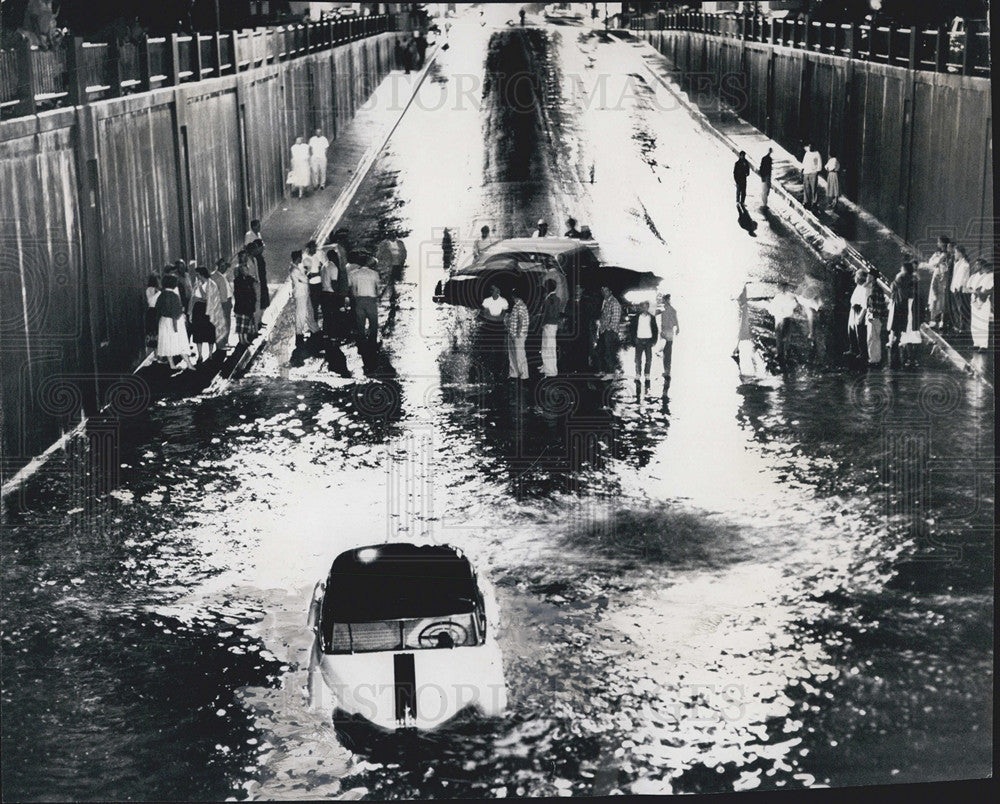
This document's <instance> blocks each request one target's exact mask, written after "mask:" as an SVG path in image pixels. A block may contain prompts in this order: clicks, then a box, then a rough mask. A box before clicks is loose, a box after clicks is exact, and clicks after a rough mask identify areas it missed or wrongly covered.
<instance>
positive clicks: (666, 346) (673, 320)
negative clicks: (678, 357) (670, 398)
mask: <svg viewBox="0 0 1000 804" xmlns="http://www.w3.org/2000/svg"><path fill="white" fill-rule="evenodd" d="M680 331H681V328H680V326H679V325H678V324H677V311H676V310H675V309H674V308H673V305H672V304H671V303H670V294H669V293H664V294H663V312H661V313H660V335H662V336H663V395H664V396H666V394H667V391H668V390H669V389H670V365H671V363H672V362H673V356H674V337H675V336H676V335H679V334H680Z"/></svg>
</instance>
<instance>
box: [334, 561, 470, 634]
mask: <svg viewBox="0 0 1000 804" xmlns="http://www.w3.org/2000/svg"><path fill="white" fill-rule="evenodd" d="M477 592H478V588H477V585H476V575H475V571H474V570H473V568H472V565H471V564H470V563H469V560H468V559H467V558H466V557H465V556H464V555H463V554H462V552H461V551H460V550H457V549H456V548H454V547H450V546H448V545H416V544H412V543H407V542H395V543H390V544H373V545H366V546H363V547H355V548H352V549H351V550H347V551H345V552H343V553H341V554H340V555H339V556H337V558H336V559H335V560H334V562H333V566H331V567H330V575H329V577H328V579H327V587H326V592H325V595H324V599H323V624H324V629H327V628H328V627H329V628H332V623H333V622H341V623H360V622H374V621H378V620H400V619H410V618H421V617H437V616H446V615H449V614H459V613H464V612H470V611H473V609H474V608H475V601H476V596H477Z"/></svg>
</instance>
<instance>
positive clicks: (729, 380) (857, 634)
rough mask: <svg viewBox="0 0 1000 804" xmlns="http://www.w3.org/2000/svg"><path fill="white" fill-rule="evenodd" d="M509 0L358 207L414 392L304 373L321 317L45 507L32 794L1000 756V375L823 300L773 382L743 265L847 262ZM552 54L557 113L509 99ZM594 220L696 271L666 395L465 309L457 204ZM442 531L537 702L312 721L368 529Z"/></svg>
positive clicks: (7, 662) (364, 790)
mask: <svg viewBox="0 0 1000 804" xmlns="http://www.w3.org/2000/svg"><path fill="white" fill-rule="evenodd" d="M487 13H488V15H492V16H491V17H489V18H484V19H483V20H482V22H483V23H484V24H482V25H481V24H480V18H479V17H478V16H477V12H476V11H473V12H472V13H471V14H469V15H467V16H466V17H464V18H461V19H459V20H457V21H456V22H455V25H454V27H453V28H452V31H451V35H450V47H449V49H448V50H447V51H443V52H441V53H440V54H439V56H438V59H437V62H436V65H435V67H434V70H433V74H432V76H431V79H430V80H428V81H427V82H425V84H424V86H423V87H422V88H421V91H420V96H419V98H418V102H417V103H415V104H414V106H413V107H412V108H411V110H410V112H408V114H407V117H406V118H405V119H404V121H403V123H402V124H401V125H400V127H399V129H398V131H397V132H396V135H395V136H394V138H393V140H392V143H391V144H390V147H389V150H388V151H387V152H386V153H385V154H384V155H383V157H382V158H381V159H380V160H379V162H378V164H377V165H376V168H375V169H374V170H373V172H372V173H371V174H370V175H369V177H368V178H367V179H366V181H365V183H364V185H363V187H362V188H361V191H360V193H359V195H358V197H357V198H356V200H355V202H354V203H353V204H352V205H351V207H350V209H349V210H348V212H347V214H346V217H345V220H344V223H343V225H345V226H347V227H348V228H349V229H350V230H351V232H352V234H353V235H354V236H355V237H357V238H358V239H359V240H362V241H370V240H371V239H372V238H373V237H375V233H376V225H377V221H378V220H379V219H386V220H388V221H389V222H390V223H391V225H392V226H394V227H395V228H396V229H397V230H398V231H400V232H401V233H402V234H403V236H404V237H405V241H406V245H407V249H408V252H409V255H410V257H409V261H408V262H409V266H408V268H407V273H406V276H405V277H404V283H403V284H402V285H401V286H400V293H401V302H400V306H399V309H398V310H397V311H396V313H395V315H394V316H392V317H391V318H388V320H387V321H386V323H385V327H384V330H383V336H384V343H385V349H386V353H387V357H388V359H389V360H390V361H391V363H392V365H393V366H394V367H395V369H396V371H397V372H398V377H397V378H396V380H395V381H392V382H368V381H363V380H361V379H358V380H354V381H351V380H342V379H340V378H337V377H335V375H333V374H332V373H329V372H327V371H326V370H325V369H324V368H323V367H322V366H321V365H319V364H318V362H317V361H309V362H307V364H306V365H305V366H302V367H299V368H290V367H289V366H288V357H289V354H290V352H291V345H292V343H291V342H292V336H291V332H290V330H289V326H288V321H287V320H285V321H284V322H283V324H282V327H281V328H280V331H279V333H278V335H277V337H276V338H275V339H274V341H273V343H272V344H271V346H270V347H269V350H268V352H267V353H266V354H265V355H263V357H262V359H261V360H260V361H259V362H258V363H257V364H256V365H255V366H254V368H253V369H252V370H251V372H250V374H249V375H248V376H246V377H245V378H243V379H242V380H240V381H238V382H236V383H234V384H233V385H232V386H231V387H230V388H228V389H227V390H225V391H224V392H222V393H220V394H218V395H214V396H213V395H207V394H202V395H200V396H197V397H194V398H184V397H183V396H181V395H176V396H173V397H169V398H166V399H162V400H160V401H157V402H155V403H153V404H151V405H149V406H148V407H146V408H144V409H141V410H136V411H134V412H132V413H131V415H127V416H126V415H122V416H120V417H119V418H117V419H114V420H109V421H107V422H98V423H95V424H94V426H93V427H92V429H91V432H90V436H89V448H87V449H84V448H83V447H79V448H74V449H73V450H71V451H70V452H69V453H68V454H67V455H66V456H61V457H59V458H57V459H55V460H53V461H52V462H51V463H50V464H48V465H47V466H46V468H45V470H44V471H43V472H41V473H40V474H39V475H38V476H36V478H35V479H34V480H33V481H32V482H30V483H29V484H28V485H27V486H26V487H25V488H24V489H22V490H21V491H20V492H19V493H18V494H17V495H16V496H15V497H13V498H11V499H10V500H9V501H7V506H6V510H5V512H4V515H3V516H4V519H3V550H2V559H0V560H2V579H3V585H2V606H3V613H2V632H3V633H2V658H3V665H2V681H3V701H2V703H3V746H2V748H3V760H2V762H3V777H4V786H5V794H6V795H7V796H8V797H10V798H12V799H24V800H32V799H52V798H57V799H58V798H73V799H96V798H100V799H125V798H143V799H220V798H227V797H233V798H237V799H243V798H319V797H324V796H336V797H347V798H360V797H365V796H368V797H372V798H407V797H421V798H430V797H435V798H436V797H461V796H485V797H493V796H496V797H501V796H527V795H531V796H538V795H601V794H609V793H614V792H625V793H629V792H632V793H655V792H671V791H673V792H703V791H725V790H743V789H752V788H760V789H772V788H793V787H805V786H810V785H827V786H838V785H849V784H860V783H887V782H910V781H920V780H938V779H954V778H968V777H977V776H979V777H981V776H986V775H988V774H990V772H991V751H992V745H991V736H990V735H991V732H992V721H991V711H992V643H993V635H992V603H993V584H992V578H993V554H992V520H993V510H994V485H993V427H994V423H993V404H994V403H993V397H992V394H991V393H989V392H988V390H984V388H983V387H982V386H981V385H978V384H977V383H976V382H975V381H974V380H972V379H969V378H964V377H961V376H959V375H956V374H953V373H950V372H948V371H946V370H945V369H943V368H941V367H940V366H939V365H938V364H937V363H934V362H932V361H931V360H927V361H926V362H925V363H924V365H923V367H922V368H919V369H915V370H909V371H905V372H903V371H896V372H890V371H888V370H886V371H876V372H872V373H870V374H867V375H865V374H858V373H855V372H853V371H852V370H850V369H848V368H845V367H843V366H842V365H841V364H840V361H839V360H838V359H837V353H838V352H839V349H840V348H841V347H840V344H839V341H838V339H837V337H836V336H835V335H831V331H830V329H829V322H830V320H833V319H831V318H829V317H827V316H825V315H824V316H821V317H820V320H819V322H818V324H817V327H818V328H819V330H820V331H818V332H817V336H818V342H819V343H820V344H823V346H822V347H821V348H819V349H818V350H817V354H816V355H814V356H813V358H812V359H806V358H805V351H806V348H805V345H804V342H803V341H802V339H801V337H800V338H799V341H798V346H799V350H800V353H801V354H802V355H803V359H802V360H800V362H799V364H798V365H797V367H796V368H795V369H794V370H793V371H792V372H790V373H789V374H786V375H782V376H760V377H742V376H741V375H740V374H739V372H738V370H737V368H736V366H734V364H733V362H732V361H731V359H730V356H729V355H730V352H731V350H732V347H733V344H734V342H735V307H734V303H733V300H732V298H733V296H735V295H736V293H738V292H739V288H740V287H741V286H742V284H743V283H744V282H750V283H751V286H752V287H755V288H758V289H760V290H761V294H760V295H765V292H766V291H767V289H768V288H773V285H774V283H775V282H777V281H780V280H784V279H787V280H788V281H791V282H793V283H794V284H796V285H797V286H798V287H799V288H800V289H801V288H807V289H811V291H810V292H812V293H813V295H814V296H815V297H816V298H818V299H821V300H822V301H823V304H824V307H823V310H824V311H825V310H833V309H834V308H835V307H836V303H837V294H836V287H837V285H836V283H835V282H834V281H832V280H831V276H832V275H833V274H832V273H831V271H832V269H831V268H830V267H829V266H828V265H827V264H826V263H825V262H824V261H823V260H821V259H818V258H817V257H815V256H814V255H813V254H812V252H810V251H808V250H807V249H806V247H805V246H804V245H802V244H801V243H800V242H799V241H798V240H797V239H796V238H795V237H794V236H793V234H792V233H791V232H790V231H789V230H788V229H787V228H786V227H785V226H784V225H783V224H782V222H781V219H780V217H777V216H774V217H764V216H762V215H761V213H760V212H759V211H756V210H754V209H753V204H752V203H751V215H752V216H753V217H755V218H757V223H758V226H757V228H756V230H755V232H754V236H750V234H749V232H748V230H747V228H745V227H743V226H741V225H740V222H738V221H737V216H736V211H735V207H734V204H733V201H732V199H731V192H732V187H731V178H730V172H729V171H730V158H729V156H728V154H727V152H724V151H722V150H721V149H720V147H719V146H718V145H717V144H716V143H715V142H714V141H713V140H711V139H710V138H708V137H707V136H706V135H705V134H704V133H703V132H702V131H701V130H700V129H699V127H698V125H697V124H696V123H695V122H693V121H692V120H691V119H690V118H689V117H688V116H687V114H686V113H685V112H684V111H682V110H680V109H678V108H676V105H675V104H672V103H671V102H670V100H669V96H662V95H661V93H660V92H659V91H658V90H657V89H656V88H655V85H654V83H653V81H652V78H651V77H650V76H649V74H648V73H643V71H642V69H643V68H642V64H641V60H640V59H639V58H638V56H637V54H636V53H635V50H634V48H633V46H632V45H629V44H625V43H621V42H615V41H604V40H603V39H602V38H600V37H598V36H596V35H594V34H591V33H590V32H588V31H586V30H584V29H583V28H577V27H573V26H561V27H538V28H535V29H530V30H527V31H524V32H521V31H517V30H512V29H510V27H509V26H507V25H506V24H505V22H506V16H508V15H509V16H514V14H515V13H516V7H514V11H513V12H512V11H510V9H508V8H504V7H503V6H499V7H491V8H490V9H489V10H488V12H487ZM490 58H491V59H493V61H492V62H490V65H491V67H493V68H494V69H493V70H491V71H489V72H487V71H486V69H485V65H486V64H487V61H488V59H490ZM525 70H528V71H530V74H531V75H532V76H534V78H533V80H532V87H531V90H530V91H531V92H533V93H537V94H536V95H534V96H533V97H538V98H540V99H541V100H540V103H539V104H537V108H538V109H539V111H538V112H537V113H535V112H534V111H532V114H531V118H530V119H524V118H525V117H526V112H525V111H524V109H530V110H534V109H535V108H536V105H535V104H532V103H530V102H529V103H527V104H526V105H525V106H524V109H519V108H515V109H514V113H512V110H511V104H512V103H513V104H514V105H515V106H516V104H517V103H518V101H517V100H516V99H515V100H513V101H510V100H509V99H505V98H504V96H503V95H502V94H498V93H497V91H496V88H497V86H498V85H502V84H503V83H504V82H505V81H508V82H509V79H510V76H512V75H516V74H517V73H518V72H521V71H525ZM497 71H499V72H502V73H504V74H505V75H506V78H503V79H502V78H500V76H499V75H498V72H497ZM602 85H603V90H601V89H600V88H601V86H602ZM602 92H603V93H604V96H603V97H602V95H601V93H602ZM523 149H529V152H525V151H524V150H523ZM519 164H527V165H529V166H530V169H529V170H528V171H525V170H523V169H521V168H518V167H517V165H519ZM753 192H754V189H753V186H752V185H751V194H752V193H753ZM568 214H574V215H575V216H576V217H577V218H578V219H579V220H580V221H581V222H583V223H586V224H588V225H590V226H591V227H592V229H593V230H594V232H595V235H596V236H597V237H598V239H599V240H600V241H601V244H602V251H604V252H605V255H606V257H608V259H609V260H610V261H616V262H618V264H622V265H639V266H642V267H645V268H649V269H652V270H655V271H656V272H657V273H658V274H660V275H662V276H663V277H664V286H663V289H664V290H666V291H668V292H671V293H672V296H673V303H674V306H675V307H676V308H677V310H678V313H679V318H680V335H679V337H678V340H677V342H676V345H675V348H674V362H673V372H672V373H673V381H672V385H671V387H670V393H669V399H668V400H667V401H666V402H664V400H663V398H662V393H661V388H662V380H660V379H659V378H658V377H654V379H653V384H652V388H651V391H650V394H649V395H647V394H646V393H645V390H644V389H643V388H642V387H640V388H639V389H638V394H637V392H636V389H635V388H634V386H633V384H632V381H631V355H630V353H628V352H625V353H624V354H623V364H624V365H625V377H624V378H623V379H622V380H620V381H616V382H613V383H610V384H597V383H594V384H592V385H587V384H586V383H580V382H570V381H569V380H565V379H562V378H561V379H559V380H558V381H556V382H552V383H549V384H547V385H543V386H538V387H533V386H531V385H528V387H526V388H525V389H522V390H515V389H514V388H513V387H512V386H510V385H508V384H506V383H505V382H504V381H503V378H502V377H501V378H500V379H499V380H495V379H492V378H491V377H489V376H488V375H484V374H483V373H482V372H480V371H479V369H478V368H477V366H478V365H479V363H478V362H477V361H478V360H479V358H477V356H476V355H475V354H473V351H472V349H471V346H470V345H471V343H472V342H473V336H474V333H473V330H474V325H473V322H472V320H471V317H470V315H469V314H468V312H467V311H465V310H461V309H455V308H447V307H439V306H436V305H434V304H433V302H432V301H431V294H432V292H433V287H434V284H435V283H436V282H437V281H438V280H439V279H440V278H442V276H443V275H444V272H443V269H442V267H441V236H442V234H443V229H444V227H448V228H449V230H450V232H451V233H452V234H453V236H454V237H456V239H457V240H458V241H459V242H461V241H463V240H464V239H467V238H469V237H471V236H472V233H473V232H477V231H478V228H479V226H480V225H482V224H483V223H487V224H489V225H491V227H493V229H494V231H496V232H497V233H499V234H500V235H501V236H509V235H513V234H523V233H526V232H527V231H530V229H531V228H532V227H533V224H534V222H535V221H536V220H537V218H538V217H540V216H544V217H547V218H548V220H549V221H550V223H551V224H552V225H553V228H556V224H558V225H560V226H561V222H562V220H563V219H564V218H565V217H566V216H567V215H568ZM744 223H745V222H744ZM382 312H383V317H385V316H386V313H387V311H386V310H383V311H382ZM755 321H756V322H757V327H756V329H757V332H756V335H757V341H758V345H759V346H760V347H761V348H763V349H767V348H769V339H768V338H767V335H766V333H765V332H764V331H763V329H762V327H761V326H760V324H761V323H762V322H765V321H766V316H763V315H758V316H757V317H756V318H755ZM827 335H831V337H829V338H827V337H825V336H827ZM348 352H349V354H348V359H349V361H350V363H351V366H352V368H353V369H354V372H355V375H356V376H358V377H360V360H359V359H358V357H357V355H356V353H355V352H354V350H353V349H349V350H348ZM655 359H656V358H654V361H655ZM654 366H655V362H654ZM654 374H655V371H654ZM470 377H471V380H470ZM411 536H412V537H414V538H431V539H436V540H439V541H442V542H448V543H452V544H455V545H457V546H459V547H461V548H462V549H463V550H465V551H466V552H467V553H468V555H469V556H470V557H471V558H472V560H473V561H474V563H475V564H476V566H477V568H478V569H479V570H480V572H481V573H482V574H484V575H485V576H486V577H488V578H489V580H490V582H491V583H492V585H493V587H494V588H495V590H496V598H497V601H498V604H499V610H500V611H499V641H500V645H501V648H502V650H503V655H504V666H505V673H506V678H507V684H508V694H509V708H508V712H507V713H506V715H504V716H503V717H501V718H498V719H496V720H493V721H485V722H474V723H472V724H470V725H467V726H466V727H465V728H463V729H461V730H456V731H455V732H452V733H445V734H439V735H434V736H431V737H428V738H426V739H422V740H415V741H414V740H411V741H405V742H404V741H400V742H399V743H397V744H395V745H390V746H389V748H388V749H386V748H384V747H383V748H381V749H380V750H378V751H374V750H371V751H366V750H364V749H359V750H358V752H352V751H350V750H348V749H347V748H345V747H344V746H342V745H341V744H340V742H339V741H338V738H337V735H336V733H335V732H334V729H333V727H332V722H331V719H330V716H329V713H328V712H312V711H309V710H308V709H307V707H306V703H305V697H304V689H303V687H304V684H305V668H306V666H307V660H308V653H309V649H310V646H311V633H310V632H309V631H308V629H307V628H306V611H307V607H308V601H309V599H310V595H311V593H312V589H313V585H314V583H315V582H316V581H317V580H319V579H320V578H322V577H323V576H325V574H326V572H327V571H328V569H329V566H330V563H331V562H332V560H333V558H334V557H335V556H336V555H337V554H338V553H339V552H340V551H341V550H343V549H347V548H349V547H351V546H354V545H357V544H361V543H372V542H379V541H383V540H385V539H389V538H392V539H398V540H405V539H406V538H408V537H411Z"/></svg>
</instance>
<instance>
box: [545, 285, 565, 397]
mask: <svg viewBox="0 0 1000 804" xmlns="http://www.w3.org/2000/svg"><path fill="white" fill-rule="evenodd" d="M545 292H546V295H545V299H544V301H543V302H542V376H543V377H555V376H556V374H558V373H559V370H558V367H557V351H556V332H558V330H559V318H560V317H561V316H562V308H563V301H562V299H560V298H559V294H557V293H556V283H555V280H554V279H546V280H545Z"/></svg>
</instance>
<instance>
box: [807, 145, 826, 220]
mask: <svg viewBox="0 0 1000 804" xmlns="http://www.w3.org/2000/svg"><path fill="white" fill-rule="evenodd" d="M822 169H823V158H822V157H821V156H820V155H819V151H814V150H813V147H812V145H811V144H809V143H807V144H806V155H805V156H803V157H802V206H804V207H805V208H806V209H812V207H813V206H815V204H816V201H817V200H818V198H817V196H818V193H819V172H820V171H821V170H822Z"/></svg>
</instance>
